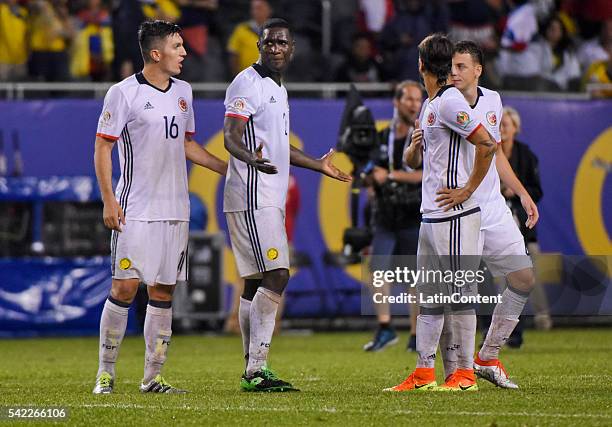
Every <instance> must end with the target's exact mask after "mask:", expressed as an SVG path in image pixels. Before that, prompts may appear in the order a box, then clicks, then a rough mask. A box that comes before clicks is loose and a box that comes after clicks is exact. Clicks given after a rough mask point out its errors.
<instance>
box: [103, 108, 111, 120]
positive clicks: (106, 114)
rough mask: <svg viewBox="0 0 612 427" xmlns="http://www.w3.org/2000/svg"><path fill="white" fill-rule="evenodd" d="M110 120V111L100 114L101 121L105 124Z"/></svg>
mask: <svg viewBox="0 0 612 427" xmlns="http://www.w3.org/2000/svg"><path fill="white" fill-rule="evenodd" d="M110 119H111V113H110V111H108V110H107V111H105V112H104V114H102V120H103V121H104V122H105V123H108V122H109V121H110Z"/></svg>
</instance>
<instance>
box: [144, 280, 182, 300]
mask: <svg viewBox="0 0 612 427" xmlns="http://www.w3.org/2000/svg"><path fill="white" fill-rule="evenodd" d="M174 286H175V285H159V284H155V285H153V286H147V291H148V293H149V299H150V300H155V301H172V294H173V293H174Z"/></svg>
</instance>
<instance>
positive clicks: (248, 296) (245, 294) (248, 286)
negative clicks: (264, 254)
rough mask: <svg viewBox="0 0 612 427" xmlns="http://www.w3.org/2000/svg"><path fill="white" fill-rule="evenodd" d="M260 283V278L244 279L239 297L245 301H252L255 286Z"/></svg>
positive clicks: (255, 291)
mask: <svg viewBox="0 0 612 427" xmlns="http://www.w3.org/2000/svg"><path fill="white" fill-rule="evenodd" d="M260 285H261V279H246V280H245V281H244V290H243V291H242V295H241V297H242V298H244V299H245V300H247V301H253V298H254V297H255V294H256V293H257V288H259V286H260Z"/></svg>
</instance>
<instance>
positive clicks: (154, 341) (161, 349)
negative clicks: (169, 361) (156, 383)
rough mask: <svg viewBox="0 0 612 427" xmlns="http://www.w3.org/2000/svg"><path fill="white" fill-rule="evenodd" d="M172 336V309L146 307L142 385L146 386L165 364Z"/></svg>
mask: <svg viewBox="0 0 612 427" xmlns="http://www.w3.org/2000/svg"><path fill="white" fill-rule="evenodd" d="M171 336H172V307H168V308H160V307H154V306H152V305H150V304H149V305H147V314H146V317H145V324H144V338H145V344H146V350H145V365H144V378H143V380H142V383H143V384H148V383H149V382H150V381H151V380H152V379H154V378H155V377H156V376H157V375H158V374H159V373H161V369H162V366H164V363H165V362H166V357H167V355H168V347H169V346H170V337H171Z"/></svg>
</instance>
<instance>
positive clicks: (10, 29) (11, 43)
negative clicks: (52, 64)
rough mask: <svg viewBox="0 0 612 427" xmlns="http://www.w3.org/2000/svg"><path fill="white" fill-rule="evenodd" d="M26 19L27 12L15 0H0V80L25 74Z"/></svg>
mask: <svg viewBox="0 0 612 427" xmlns="http://www.w3.org/2000/svg"><path fill="white" fill-rule="evenodd" d="M27 20H28V12H27V10H26V9H25V8H24V7H22V6H20V5H19V4H18V2H17V0H0V81H12V80H13V81H17V80H23V79H24V78H25V77H26V75H27V67H26V62H27V60H28V41H27V30H28V28H27V24H28V22H27Z"/></svg>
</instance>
